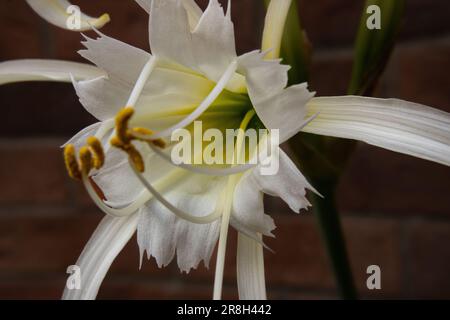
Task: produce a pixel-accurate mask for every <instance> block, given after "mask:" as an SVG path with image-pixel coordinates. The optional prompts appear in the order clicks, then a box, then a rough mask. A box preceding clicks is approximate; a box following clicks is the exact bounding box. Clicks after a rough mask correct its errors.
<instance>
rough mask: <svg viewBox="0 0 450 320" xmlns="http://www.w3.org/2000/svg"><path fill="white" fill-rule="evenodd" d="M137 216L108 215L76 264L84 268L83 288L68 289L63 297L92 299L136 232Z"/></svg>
mask: <svg viewBox="0 0 450 320" xmlns="http://www.w3.org/2000/svg"><path fill="white" fill-rule="evenodd" d="M137 220H138V215H137V214H133V215H131V216H129V217H125V218H111V217H109V216H105V218H103V220H102V222H101V223H100V224H99V226H98V227H97V229H96V230H95V232H94V234H93V235H92V237H91V239H90V240H89V242H88V243H87V244H86V246H85V248H84V250H83V252H82V253H81V255H80V258H79V259H78V261H77V263H76V265H77V266H78V267H79V268H80V271H81V289H79V290H69V289H67V288H66V289H65V290H64V293H63V296H62V299H64V300H93V299H95V298H96V296H97V293H98V290H99V288H100V285H101V283H102V281H103V279H104V278H105V276H106V273H107V272H108V270H109V268H110V266H111V264H112V263H113V261H114V259H115V258H116V257H117V255H118V254H119V253H120V251H122V249H123V247H124V246H125V245H126V244H127V242H128V241H129V240H130V238H131V237H132V236H133V234H134V232H135V231H136V225H137Z"/></svg>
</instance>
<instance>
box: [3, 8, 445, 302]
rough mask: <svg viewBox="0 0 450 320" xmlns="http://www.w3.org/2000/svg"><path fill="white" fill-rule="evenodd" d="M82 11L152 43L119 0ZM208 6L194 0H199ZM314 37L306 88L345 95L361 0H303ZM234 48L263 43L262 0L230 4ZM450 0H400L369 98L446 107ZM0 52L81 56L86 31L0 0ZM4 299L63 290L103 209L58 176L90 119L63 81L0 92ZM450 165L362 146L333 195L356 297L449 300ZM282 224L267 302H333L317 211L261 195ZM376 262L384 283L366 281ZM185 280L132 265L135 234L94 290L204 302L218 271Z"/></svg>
mask: <svg viewBox="0 0 450 320" xmlns="http://www.w3.org/2000/svg"><path fill="white" fill-rule="evenodd" d="M73 2H74V3H76V4H80V5H81V7H82V8H83V9H84V10H85V11H86V12H88V13H90V14H92V15H94V14H101V13H103V12H105V11H107V12H109V13H110V14H111V16H112V22H111V23H110V24H109V25H108V26H107V27H105V28H104V29H103V31H104V32H105V33H107V34H108V35H112V36H114V37H117V38H119V39H121V40H123V41H126V42H128V43H131V44H134V45H136V46H138V47H141V48H144V49H147V48H148V40H147V16H146V14H145V13H144V12H143V11H142V10H140V8H139V7H138V6H137V5H136V4H134V2H133V1H131V0H127V1H122V0H120V1H119V0H109V1H108V0H95V1H88V0H83V1H81V0H80V1H73ZM205 2H206V1H202V5H204V3H205ZM299 2H300V10H301V16H302V19H303V22H304V27H305V29H306V30H307V32H308V35H309V38H310V40H311V42H312V43H313V44H314V48H315V50H314V60H313V67H312V68H313V72H312V80H311V84H310V87H311V88H312V89H314V90H316V91H317V92H318V93H319V94H320V95H333V94H344V93H345V89H346V86H347V83H348V79H349V74H350V67H351V58H352V43H353V40H354V38H355V30H356V27H357V25H358V22H359V17H360V12H361V8H362V5H363V1H354V0H353V1H351V0H346V1H342V0H339V1H338V0H321V1H306V0H303V1H299ZM233 6H234V8H233V14H234V17H233V18H234V22H235V25H236V34H237V41H238V45H239V50H240V52H245V51H248V50H251V49H255V48H257V47H258V42H259V38H260V34H261V26H262V21H263V19H264V12H263V10H262V6H261V4H260V0H234V1H233ZM449 12H450V2H448V0H434V1H428V0H408V1H407V11H406V19H405V22H404V26H403V31H402V33H401V35H400V39H399V42H398V46H397V48H396V50H395V53H394V55H393V58H392V60H391V62H390V64H389V65H388V68H387V70H386V73H385V75H384V76H383V77H382V79H381V82H380V85H379V88H378V91H377V96H380V97H398V98H402V99H407V100H412V101H416V102H420V103H424V104H427V105H431V106H435V107H438V108H441V109H443V110H446V111H450V96H449V84H450V76H449V73H448V71H449V69H450V60H449V56H450V25H449V24H448V21H449ZM0 29H1V33H0V43H2V46H1V47H0V60H8V59H19V58H52V59H54V58H57V59H69V60H77V61H81V59H80V57H79V56H78V55H77V54H76V51H77V50H78V49H80V48H81V45H80V43H79V42H80V40H81V37H80V35H79V34H78V33H70V32H66V31H64V30H60V29H57V28H56V27H53V26H50V25H48V24H46V23H45V22H43V21H42V20H41V19H40V18H39V17H38V16H36V15H35V14H34V13H33V12H32V11H31V9H30V8H29V7H28V6H27V5H26V4H25V1H17V0H1V1H0ZM0 105H1V108H2V112H3V121H2V126H1V127H0V298H59V297H60V294H61V291H62V288H63V286H64V284H65V278H66V274H65V269H66V267H67V266H68V265H70V264H73V263H74V262H75V261H76V259H77V257H78V255H79V253H80V252H81V250H82V248H83V246H84V244H85V243H86V241H87V240H88V238H89V236H90V234H91V233H92V231H93V230H94V228H95V226H96V224H97V223H98V222H99V220H100V219H101V217H102V214H101V213H100V212H99V210H98V209H96V208H95V207H94V206H93V204H92V203H91V201H90V200H89V199H88V197H87V196H86V194H85V193H84V191H83V190H82V189H81V188H80V187H79V186H78V185H77V184H75V183H74V182H72V181H70V180H69V179H68V178H67V177H66V174H65V172H64V168H63V163H62V159H61V152H60V150H59V148H58V146H59V145H61V144H62V143H63V142H64V141H65V140H66V139H67V138H69V137H70V136H71V135H73V134H75V133H76V132H77V131H78V130H79V129H81V128H83V127H84V126H86V125H87V124H90V123H92V122H93V121H94V119H93V118H92V117H91V116H90V115H89V114H88V113H87V112H85V111H84V110H83V108H82V107H81V105H80V104H79V103H78V101H77V98H76V96H75V94H74V92H73V89H72V88H71V86H70V85H66V84H54V83H30V84H14V85H7V86H3V87H0ZM449 187H450V170H449V169H448V168H447V167H444V166H441V165H437V164H433V163H430V162H427V161H422V160H418V159H413V158H410V157H407V156H403V155H398V154H395V153H392V152H389V151H385V150H381V149H377V148H375V147H371V146H368V145H364V144H361V145H360V146H359V147H358V149H357V151H356V153H355V154H354V156H353V158H352V160H351V163H350V165H349V167H348V170H347V172H346V174H345V176H344V178H343V180H342V183H341V186H340V190H339V204H340V208H341V211H342V220H343V225H344V231H345V235H346V238H347V243H348V248H349V253H350V257H351V262H352V267H353V271H354V274H355V279H356V283H357V285H358V287H359V289H360V294H361V296H362V297H365V298H450V274H449V270H450V249H448V248H447V247H448V243H450V199H449V189H450V188H449ZM267 211H268V212H269V213H271V214H273V216H274V218H275V220H276V222H277V225H278V228H277V230H276V236H277V238H276V239H274V240H270V241H269V242H268V244H269V246H270V247H271V248H273V249H274V250H275V252H276V253H275V254H272V253H269V252H266V254H265V255H266V270H267V285H268V293H269V297H270V298H292V299H297V298H306V299H316V298H335V297H336V290H335V286H334V282H333V276H332V274H331V271H330V268H329V265H328V262H327V257H326V254H325V252H324V249H323V248H322V245H321V243H320V237H319V233H318V231H317V228H316V225H315V222H314V218H313V214H312V213H311V212H309V213H304V214H302V215H295V214H293V213H291V212H289V210H288V209H287V208H286V206H284V205H282V204H280V203H279V202H278V201H275V200H273V199H269V200H268V210H267ZM234 241H235V233H232V234H231V239H230V246H229V248H228V256H227V270H226V279H225V296H226V297H227V298H233V297H236V289H235V264H234V262H235V244H234ZM371 264H377V265H379V266H380V267H381V270H382V290H380V291H376V292H369V291H368V290H367V289H365V279H366V274H365V270H366V267H367V266H368V265H371ZM213 267H214V264H213V265H212V266H211V269H210V270H209V271H207V270H206V269H205V268H203V267H200V269H199V270H197V271H194V272H191V274H189V275H188V276H186V275H181V274H180V273H179V271H177V268H176V267H175V265H174V264H172V265H171V266H169V267H168V268H166V269H162V270H158V269H157V267H155V263H154V262H153V261H150V262H147V263H145V265H144V268H143V270H141V271H138V250H137V245H136V241H134V240H133V241H131V242H130V244H129V245H128V246H127V248H126V250H124V251H123V252H122V254H121V255H120V256H119V258H118V259H117V261H116V262H115V263H114V265H113V268H112V270H111V272H110V273H109V274H108V275H107V278H106V280H105V282H104V285H103V287H102V289H101V292H100V297H101V298H167V299H171V298H210V297H211V292H212V281H213V270H214V268H213Z"/></svg>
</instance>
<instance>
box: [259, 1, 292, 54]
mask: <svg viewBox="0 0 450 320" xmlns="http://www.w3.org/2000/svg"><path fill="white" fill-rule="evenodd" d="M291 2H292V0H276V1H275V0H273V1H270V4H269V7H268V8H267V14H266V20H265V24H264V31H263V41H262V46H261V49H262V50H263V51H266V50H270V51H269V52H268V53H267V55H266V58H268V59H274V58H278V57H279V56H280V49H281V40H282V39H283V34H284V25H285V24H286V18H287V15H288V12H289V8H290V6H291Z"/></svg>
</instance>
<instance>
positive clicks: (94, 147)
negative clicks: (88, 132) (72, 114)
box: [87, 137, 105, 170]
mask: <svg viewBox="0 0 450 320" xmlns="http://www.w3.org/2000/svg"><path fill="white" fill-rule="evenodd" d="M87 144H88V146H89V150H90V151H91V153H92V159H93V165H94V168H95V169H97V170H98V169H100V168H101V167H103V164H104V163H105V153H104V151H103V147H102V144H101V142H100V140H98V139H97V138H96V137H89V138H88V139H87Z"/></svg>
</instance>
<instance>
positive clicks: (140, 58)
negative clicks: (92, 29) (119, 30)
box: [78, 31, 151, 86]
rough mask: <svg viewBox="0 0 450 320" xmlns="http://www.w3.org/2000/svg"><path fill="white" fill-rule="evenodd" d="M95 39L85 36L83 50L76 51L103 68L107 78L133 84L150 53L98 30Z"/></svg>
mask: <svg viewBox="0 0 450 320" xmlns="http://www.w3.org/2000/svg"><path fill="white" fill-rule="evenodd" d="M97 33H98V35H99V37H98V38H97V39H91V38H89V37H86V36H85V41H83V42H82V44H83V45H84V46H85V47H86V49H85V50H80V51H78V53H79V54H80V55H81V56H82V57H84V58H85V59H87V60H89V61H91V62H92V63H94V64H96V65H97V66H98V67H100V68H102V69H103V70H105V71H106V72H107V74H108V78H110V79H113V80H115V81H120V82H124V83H126V84H128V85H130V86H134V84H135V82H136V80H137V79H138V77H139V75H140V73H141V70H142V68H143V67H144V65H145V64H146V63H147V62H148V61H149V59H150V57H151V55H150V54H149V53H148V52H145V51H144V50H141V49H138V48H136V47H133V46H131V45H129V44H126V43H124V42H122V41H119V40H116V39H113V38H111V37H108V36H106V35H104V34H102V33H100V32H98V31H97Z"/></svg>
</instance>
